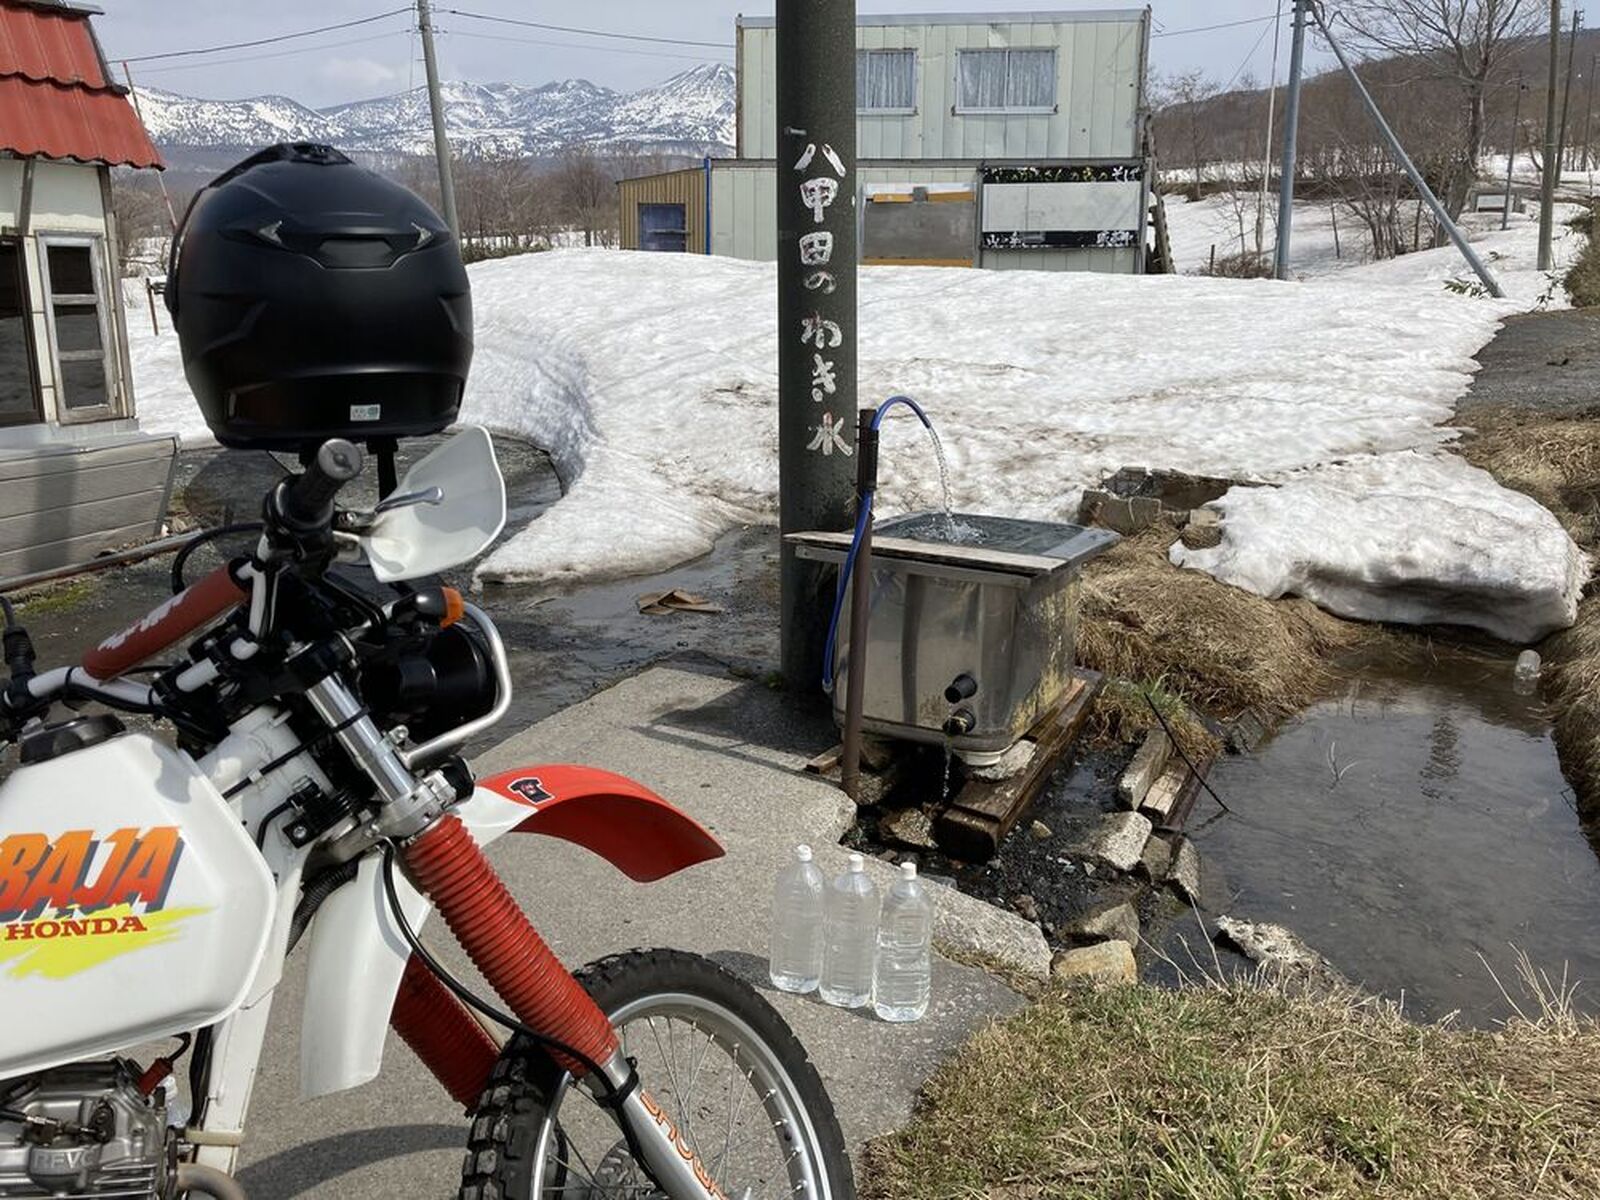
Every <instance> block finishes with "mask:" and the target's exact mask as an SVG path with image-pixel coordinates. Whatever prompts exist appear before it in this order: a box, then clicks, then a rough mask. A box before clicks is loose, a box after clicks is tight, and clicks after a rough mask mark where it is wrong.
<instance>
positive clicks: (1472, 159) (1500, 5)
mask: <svg viewBox="0 0 1600 1200" xmlns="http://www.w3.org/2000/svg"><path fill="white" fill-rule="evenodd" d="M1544 12H1545V10H1544V8H1543V7H1542V5H1540V4H1539V3H1538V2H1537V0H1345V3H1343V4H1342V5H1341V6H1340V8H1339V15H1340V16H1341V17H1342V18H1343V19H1344V21H1345V22H1346V23H1347V24H1348V25H1349V27H1350V28H1351V29H1352V30H1353V31H1354V33H1355V39H1356V42H1357V44H1358V45H1359V46H1360V47H1361V48H1362V49H1363V50H1364V51H1366V52H1367V53H1369V54H1380V55H1401V56H1403V57H1405V58H1408V59H1411V60H1413V61H1415V62H1417V63H1419V64H1421V65H1422V66H1423V68H1424V69H1425V70H1426V71H1427V72H1428V73H1430V74H1431V75H1433V76H1434V77H1435V78H1439V79H1444V80H1448V81H1449V82H1451V83H1452V84H1454V85H1455V87H1456V88H1457V89H1458V91H1459V92H1460V95H1461V98H1462V100H1463V102H1464V113H1463V119H1462V121H1461V123H1460V126H1459V129H1458V133H1457V137H1456V143H1455V144H1456V147H1457V150H1456V154H1455V159H1456V161H1455V163H1454V165H1453V169H1452V170H1451V171H1450V176H1451V183H1452V185H1453V186H1452V187H1451V188H1450V189H1449V190H1448V192H1447V193H1446V204H1447V206H1448V207H1449V209H1450V212H1451V215H1452V216H1455V215H1459V214H1460V212H1461V210H1462V208H1463V207H1465V205H1466V195H1467V190H1468V188H1469V187H1470V184H1471V180H1472V179H1473V178H1474V177H1475V176H1476V174H1477V166H1478V158H1479V156H1480V155H1481V154H1482V153H1483V144H1484V135H1485V123H1486V119H1487V118H1486V112H1485V110H1486V104H1487V99H1488V95H1489V91H1490V89H1491V87H1492V86H1493V85H1494V83H1495V82H1496V81H1497V77H1498V76H1499V74H1500V73H1501V71H1502V69H1503V68H1504V67H1505V65H1506V64H1507V61H1508V60H1509V59H1510V58H1512V56H1513V55H1514V54H1515V53H1516V51H1517V50H1518V48H1519V42H1520V41H1521V39H1523V38H1526V37H1527V36H1529V35H1530V34H1532V33H1533V32H1534V31H1535V30H1536V29H1537V28H1538V26H1539V23H1540V20H1541V18H1542V16H1543V15H1544Z"/></svg>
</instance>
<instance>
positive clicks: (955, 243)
mask: <svg viewBox="0 0 1600 1200" xmlns="http://www.w3.org/2000/svg"><path fill="white" fill-rule="evenodd" d="M1149 36H1150V12H1149V10H1148V9H1121V10H1094V11H1061V12H1032V13H976V14H958V13H950V14H936V15H926V14H924V15H917V16H888V15H879V14H870V15H863V16H861V17H860V18H859V19H858V21H857V28H856V46H857V50H856V107H857V113H858V117H857V131H856V137H857V170H856V173H855V174H856V180H857V184H856V186H857V194H856V208H857V212H858V213H859V214H860V217H859V221H860V235H861V236H860V243H861V255H862V261H864V262H867V263H893V264H907V265H913V264H923V265H940V266H969V267H971V266H981V267H988V268H992V269H1034V270H1076V271H1107V272H1119V273H1136V272H1140V271H1142V270H1143V269H1144V261H1145V253H1146V252H1145V241H1146V217H1147V213H1148V210H1149V200H1150V191H1149V188H1150V183H1151V170H1150V162H1149V152H1148V145H1149V143H1148V138H1147V136H1146V130H1147V121H1148V111H1147V104H1146V94H1145V78H1146V71H1147V66H1148V60H1149ZM736 55H737V61H738V96H737V120H738V133H737V148H736V156H735V157H734V158H731V159H706V160H705V161H704V162H703V163H702V164H701V165H700V166H697V167H691V168H688V169H685V170H681V171H669V172H665V173H663V174H658V175H649V176H644V177H642V178H637V179H625V180H622V181H621V182H620V183H619V184H618V185H617V186H618V197H619V204H620V207H621V213H620V216H621V228H622V245H623V247H624V248H625V249H637V250H657V251H676V252H683V253H690V254H723V255H728V256H730V257H733V258H744V259H755V260H764V261H771V260H774V259H776V257H777V233H776V225H777V186H778V174H779V173H778V163H777V154H778V129H777V103H776V90H777V60H778V46H777V30H776V29H775V28H774V23H773V21H772V19H771V18H757V17H741V18H740V19H739V22H738V27H737V51H736Z"/></svg>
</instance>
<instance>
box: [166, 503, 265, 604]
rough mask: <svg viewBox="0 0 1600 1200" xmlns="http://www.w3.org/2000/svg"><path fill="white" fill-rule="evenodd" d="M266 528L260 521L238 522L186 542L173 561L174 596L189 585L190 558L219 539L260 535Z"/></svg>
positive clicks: (196, 536) (209, 530) (208, 531)
mask: <svg viewBox="0 0 1600 1200" xmlns="http://www.w3.org/2000/svg"><path fill="white" fill-rule="evenodd" d="M263 528H265V526H264V525H263V524H262V523H261V522H260V521H238V522H235V523H234V524H232V525H219V526H217V527H216V528H215V529H207V530H205V531H203V532H201V533H198V534H196V535H195V536H194V537H193V538H191V539H190V540H189V541H187V542H185V543H184V544H183V546H182V547H181V548H180V549H179V550H178V553H177V555H176V556H175V557H174V558H173V560H172V594H173V595H174V596H176V595H177V594H178V593H179V592H181V591H183V589H184V588H185V587H187V586H188V585H187V584H186V583H185V582H184V579H183V568H184V566H185V565H186V564H187V563H188V561H189V556H190V555H192V554H193V553H194V552H195V551H196V550H198V549H200V547H201V546H204V545H205V544H206V543H208V542H214V541H216V540H217V539H218V538H225V537H227V536H228V535H229V534H234V533H260V532H261V530H262V529H263Z"/></svg>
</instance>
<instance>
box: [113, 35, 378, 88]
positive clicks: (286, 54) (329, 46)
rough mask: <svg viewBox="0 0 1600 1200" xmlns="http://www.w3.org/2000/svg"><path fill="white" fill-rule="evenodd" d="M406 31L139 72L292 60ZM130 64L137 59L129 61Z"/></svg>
mask: <svg viewBox="0 0 1600 1200" xmlns="http://www.w3.org/2000/svg"><path fill="white" fill-rule="evenodd" d="M406 32H407V31H406V30H404V29H391V30H389V31H388V32H387V33H373V34H368V35H367V36H366V37H358V38H346V39H344V40H343V41H339V42H319V43H318V44H317V45H315V46H297V47H295V48H294V49H293V50H273V51H270V52H268V53H266V54H242V55H239V56H238V57H235V58H213V59H211V60H209V61H207V62H197V63H180V64H179V65H177V66H173V67H151V68H150V69H149V70H148V71H141V72H139V74H140V76H141V78H142V77H145V76H149V75H170V74H172V73H173V72H174V71H204V70H206V69H207V68H209V67H223V66H227V65H228V64H230V63H247V62H263V61H265V60H267V59H271V58H292V57H293V56H294V55H296V54H313V53H315V52H317V51H319V50H337V49H338V48H339V47H341V46H362V45H366V44H367V43H369V42H381V41H384V40H386V39H388V38H392V37H399V36H400V35H401V34H403V33H406ZM128 61H130V62H134V61H137V60H136V59H130V60H128Z"/></svg>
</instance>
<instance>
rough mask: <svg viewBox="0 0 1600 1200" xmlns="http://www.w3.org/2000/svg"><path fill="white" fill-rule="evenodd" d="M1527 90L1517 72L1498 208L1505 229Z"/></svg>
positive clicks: (1524, 81)
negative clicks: (1503, 188) (1503, 203)
mask: <svg viewBox="0 0 1600 1200" xmlns="http://www.w3.org/2000/svg"><path fill="white" fill-rule="evenodd" d="M1527 90H1528V84H1527V81H1526V80H1525V79H1524V78H1523V75H1522V72H1521V71H1518V72H1517V102H1516V111H1515V113H1514V114H1513V115H1512V118H1511V138H1510V140H1509V141H1508V142H1507V143H1506V145H1507V147H1508V149H1507V151H1506V206H1505V208H1503V209H1501V210H1500V228H1501V229H1505V228H1507V227H1508V226H1509V225H1510V224H1511V175H1512V170H1513V168H1515V167H1516V165H1517V134H1518V132H1519V131H1520V130H1521V129H1522V93H1523V92H1525V91H1527Z"/></svg>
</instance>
